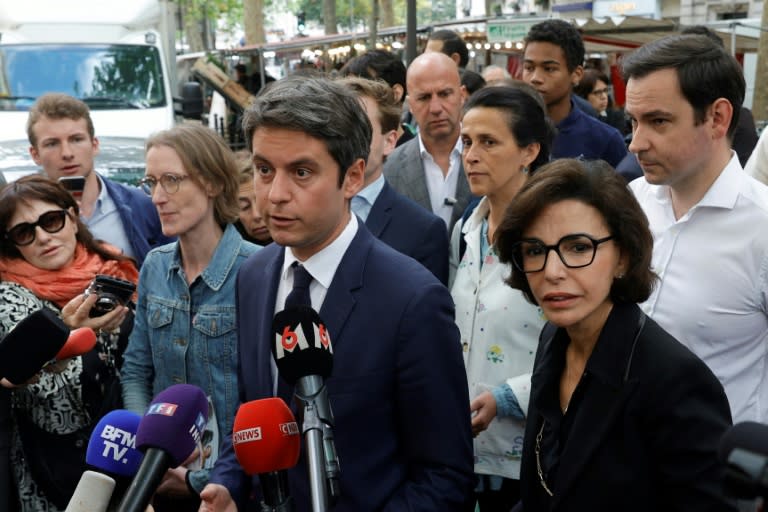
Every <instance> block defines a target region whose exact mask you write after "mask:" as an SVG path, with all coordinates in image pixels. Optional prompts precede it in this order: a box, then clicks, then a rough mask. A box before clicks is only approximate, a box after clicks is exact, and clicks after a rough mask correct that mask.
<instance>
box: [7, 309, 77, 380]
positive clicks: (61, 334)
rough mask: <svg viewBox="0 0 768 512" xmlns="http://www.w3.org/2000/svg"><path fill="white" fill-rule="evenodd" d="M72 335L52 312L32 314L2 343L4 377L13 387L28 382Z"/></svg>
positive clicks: (45, 311) (39, 311)
mask: <svg viewBox="0 0 768 512" xmlns="http://www.w3.org/2000/svg"><path fill="white" fill-rule="evenodd" d="M69 334H70V332H69V329H68V328H67V326H66V325H64V322H62V321H61V319H60V318H59V317H58V316H56V313H54V312H53V311H51V310H50V309H47V308H42V309H40V310H38V311H35V312H34V313H32V314H30V315H28V316H27V317H25V318H24V319H23V320H22V321H21V322H19V323H18V324H17V325H16V327H14V328H13V330H11V331H10V332H9V333H8V334H7V335H6V336H5V337H4V338H3V339H2V340H0V377H2V378H4V379H6V380H7V381H8V382H9V383H10V384H11V385H16V386H18V385H22V384H24V383H26V382H27V381H29V380H30V379H32V378H33V377H35V376H36V375H37V373H38V372H39V371H40V369H41V368H42V367H43V366H44V365H45V364H46V363H48V362H49V361H51V360H52V359H54V358H55V357H56V354H58V353H59V351H60V350H61V349H62V347H63V346H64V344H65V343H66V342H67V339H68V338H69Z"/></svg>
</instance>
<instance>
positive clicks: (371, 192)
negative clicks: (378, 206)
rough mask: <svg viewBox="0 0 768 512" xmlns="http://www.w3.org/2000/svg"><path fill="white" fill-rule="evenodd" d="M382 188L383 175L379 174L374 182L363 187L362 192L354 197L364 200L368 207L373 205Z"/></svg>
mask: <svg viewBox="0 0 768 512" xmlns="http://www.w3.org/2000/svg"><path fill="white" fill-rule="evenodd" d="M383 188H384V175H383V174H381V175H380V176H379V177H378V178H376V180H375V181H374V182H373V183H371V184H370V185H368V186H367V187H365V188H364V189H363V190H361V191H360V192H358V193H357V195H356V196H355V197H361V198H363V199H365V200H366V201H367V202H368V204H369V205H373V203H375V202H376V199H377V198H378V197H379V194H381V189H383Z"/></svg>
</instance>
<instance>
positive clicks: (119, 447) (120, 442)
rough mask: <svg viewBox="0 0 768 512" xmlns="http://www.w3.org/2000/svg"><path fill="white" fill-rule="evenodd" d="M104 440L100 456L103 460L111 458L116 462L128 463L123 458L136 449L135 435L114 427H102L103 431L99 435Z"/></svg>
mask: <svg viewBox="0 0 768 512" xmlns="http://www.w3.org/2000/svg"><path fill="white" fill-rule="evenodd" d="M99 437H101V438H102V439H103V440H104V450H103V451H102V452H101V456H102V457H104V458H105V459H108V458H110V457H111V459H112V460H114V461H116V462H122V463H123V464H127V463H128V459H127V458H124V457H125V455H126V454H127V453H128V450H135V449H136V434H134V433H131V432H128V431H127V430H123V429H121V428H120V427H116V426H114V425H104V430H102V431H101V434H100V435H99Z"/></svg>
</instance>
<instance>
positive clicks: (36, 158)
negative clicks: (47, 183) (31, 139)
mask: <svg viewBox="0 0 768 512" xmlns="http://www.w3.org/2000/svg"><path fill="white" fill-rule="evenodd" d="M29 156H31V157H32V161H33V162H35V165H39V166H41V167H42V165H43V164H41V163H40V152H39V151H38V150H37V148H36V147H35V146H29Z"/></svg>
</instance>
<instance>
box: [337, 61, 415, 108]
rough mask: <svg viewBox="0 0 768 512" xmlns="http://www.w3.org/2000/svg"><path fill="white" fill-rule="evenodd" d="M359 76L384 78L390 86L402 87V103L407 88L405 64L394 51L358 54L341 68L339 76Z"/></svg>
mask: <svg viewBox="0 0 768 512" xmlns="http://www.w3.org/2000/svg"><path fill="white" fill-rule="evenodd" d="M349 75H353V76H359V77H360V78H367V79H368V80H384V81H385V82H387V83H388V84H389V86H390V87H392V86H394V85H400V86H401V87H402V88H403V96H402V98H401V99H400V102H401V103H402V102H403V100H404V99H405V95H406V94H407V93H408V90H407V89H406V86H405V64H403V61H401V60H400V59H399V58H398V57H397V56H396V55H395V54H394V53H392V52H388V51H386V50H371V51H368V52H365V53H364V54H362V55H359V56H357V57H355V58H353V59H351V60H350V61H349V62H347V63H346V64H344V67H342V68H341V76H349Z"/></svg>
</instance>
